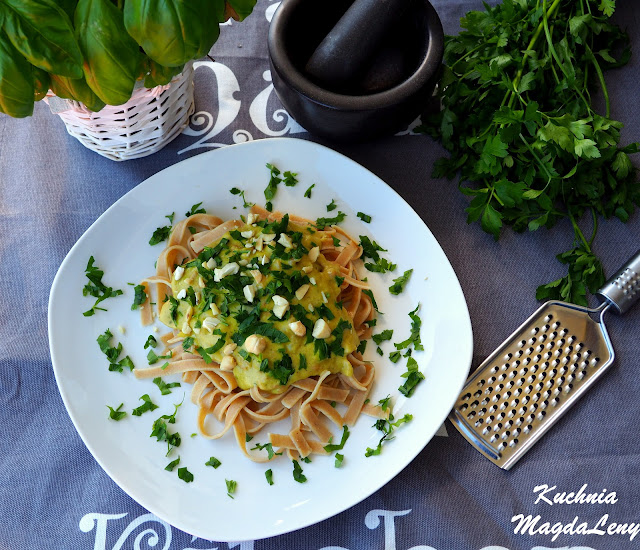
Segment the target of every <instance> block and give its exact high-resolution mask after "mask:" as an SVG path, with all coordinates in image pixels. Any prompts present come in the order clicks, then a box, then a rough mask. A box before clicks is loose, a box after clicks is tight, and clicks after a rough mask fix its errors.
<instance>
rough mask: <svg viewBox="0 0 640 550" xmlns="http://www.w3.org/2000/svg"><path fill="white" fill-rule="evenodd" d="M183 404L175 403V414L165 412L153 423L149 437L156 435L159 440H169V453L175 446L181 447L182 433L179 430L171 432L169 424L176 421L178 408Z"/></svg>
mask: <svg viewBox="0 0 640 550" xmlns="http://www.w3.org/2000/svg"><path fill="white" fill-rule="evenodd" d="M181 405H182V402H180V403H178V404H177V405H174V407H175V410H174V411H173V414H163V415H162V416H161V417H160V418H158V419H156V421H155V422H154V423H153V430H152V431H151V435H150V436H149V437H155V438H156V439H157V441H166V442H167V455H168V454H169V453H170V452H171V451H172V450H173V448H174V447H179V446H180V443H181V438H180V434H179V433H178V432H175V433H170V432H169V429H168V426H167V424H175V423H176V413H177V412H178V408H179V407H180V406H181Z"/></svg>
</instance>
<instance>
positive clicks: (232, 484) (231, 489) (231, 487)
mask: <svg viewBox="0 0 640 550" xmlns="http://www.w3.org/2000/svg"><path fill="white" fill-rule="evenodd" d="M224 482H225V483H226V484H227V496H228V497H229V498H233V493H235V492H236V488H237V487H238V482H237V481H234V480H233V479H225V480H224Z"/></svg>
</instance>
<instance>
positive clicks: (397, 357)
mask: <svg viewBox="0 0 640 550" xmlns="http://www.w3.org/2000/svg"><path fill="white" fill-rule="evenodd" d="M400 357H402V354H401V353H400V352H399V351H392V352H391V353H390V354H389V360H390V361H391V362H392V363H397V362H398V361H400Z"/></svg>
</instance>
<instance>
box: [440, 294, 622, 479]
mask: <svg viewBox="0 0 640 550" xmlns="http://www.w3.org/2000/svg"><path fill="white" fill-rule="evenodd" d="M606 309H607V307H606V306H603V307H601V308H599V309H598V310H588V309H586V308H578V307H575V306H572V305H570V304H565V303H563V302H548V303H546V304H544V305H543V306H542V307H541V308H540V309H538V311H536V312H535V313H534V314H533V315H532V316H531V317H530V318H529V319H528V320H527V321H525V323H524V324H523V325H522V326H521V327H520V328H519V329H518V330H517V331H516V332H514V333H513V334H512V335H511V337H510V338H509V339H508V340H507V341H506V342H504V343H503V344H502V345H501V346H500V348H499V349H498V350H496V351H495V352H494V353H493V354H492V355H491V356H489V357H488V358H487V359H486V360H485V361H484V363H482V365H480V366H479V367H478V369H477V371H476V372H475V373H474V374H473V375H472V377H471V378H470V379H469V380H468V381H467V385H466V386H465V389H464V390H463V392H462V394H461V395H460V397H459V398H458V400H457V402H456V404H455V406H454V409H453V412H452V414H451V417H450V420H451V421H452V422H453V423H454V425H455V426H456V427H457V428H458V429H459V430H460V431H461V433H462V435H463V436H464V437H465V438H466V439H467V440H469V441H470V442H471V443H472V444H474V445H475V446H476V448H478V450H479V451H480V452H481V453H483V454H484V455H485V456H486V457H487V458H489V460H491V461H492V462H494V463H495V464H498V465H499V466H501V467H502V468H505V469H509V468H511V466H513V464H515V462H516V461H517V460H518V459H519V458H520V456H522V455H523V454H524V453H525V452H526V451H527V450H528V449H529V448H530V447H531V446H532V445H533V444H534V443H535V442H536V441H537V440H538V439H539V438H540V437H541V436H542V435H543V434H544V433H545V432H546V431H547V430H548V429H549V428H550V427H551V426H552V425H553V424H554V423H555V422H556V421H557V420H558V419H559V418H560V416H562V414H563V413H564V412H565V411H566V410H567V409H568V407H569V403H570V402H573V401H574V400H577V399H578V398H579V397H580V396H581V395H582V393H583V392H585V391H586V390H587V389H588V388H589V387H590V386H591V384H592V383H593V382H595V381H596V379H597V378H598V377H599V376H600V375H601V374H602V373H603V372H604V371H605V370H606V368H607V367H609V366H610V365H611V364H612V363H613V358H614V352H613V348H612V346H611V343H610V340H609V337H608V334H607V332H606V329H605V327H604V324H603V323H602V322H601V320H602V314H603V313H604V311H605V310H606ZM594 313H599V314H600V318H599V320H597V321H595V320H593V319H592V318H591V314H594ZM565 403H566V406H562V405H563V404H565Z"/></svg>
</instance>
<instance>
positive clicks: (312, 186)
mask: <svg viewBox="0 0 640 550" xmlns="http://www.w3.org/2000/svg"><path fill="white" fill-rule="evenodd" d="M315 186H316V184H315V183H312V184H311V186H310V187H309V188H308V189H307V190H306V191H305V192H304V196H305V198H307V199H310V198H311V190H312V189H313V188H314V187H315Z"/></svg>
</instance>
